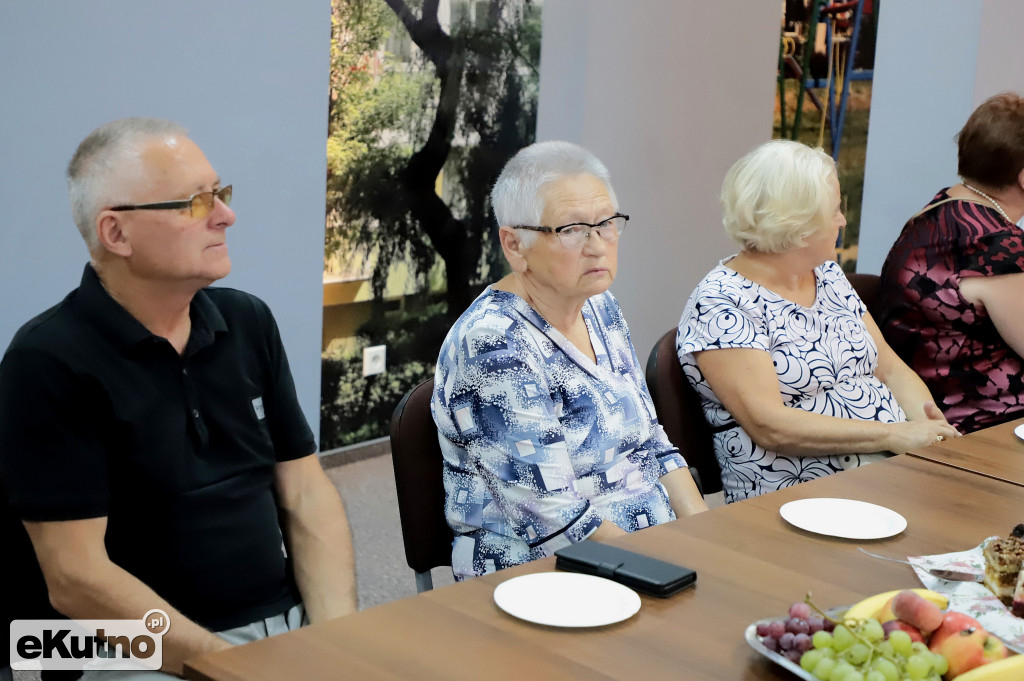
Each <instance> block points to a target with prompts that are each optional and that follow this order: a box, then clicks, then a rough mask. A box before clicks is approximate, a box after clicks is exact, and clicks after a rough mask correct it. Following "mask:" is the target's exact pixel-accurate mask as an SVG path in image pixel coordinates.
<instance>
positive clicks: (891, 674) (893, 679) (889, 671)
mask: <svg viewBox="0 0 1024 681" xmlns="http://www.w3.org/2000/svg"><path fill="white" fill-rule="evenodd" d="M871 666H872V667H873V668H874V670H875V671H877V672H878V673H880V674H881V675H882V677H883V678H884V679H885V681H899V678H900V670H899V667H897V666H896V665H895V664H894V663H893V661H892V660H887V659H886V658H884V657H876V658H875V659H874V661H872V663H871Z"/></svg>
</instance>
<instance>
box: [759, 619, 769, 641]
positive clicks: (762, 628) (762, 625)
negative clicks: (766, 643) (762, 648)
mask: <svg viewBox="0 0 1024 681" xmlns="http://www.w3.org/2000/svg"><path fill="white" fill-rule="evenodd" d="M757 635H758V636H760V637H762V638H764V637H765V636H767V635H768V623H767V622H758V623H757Z"/></svg>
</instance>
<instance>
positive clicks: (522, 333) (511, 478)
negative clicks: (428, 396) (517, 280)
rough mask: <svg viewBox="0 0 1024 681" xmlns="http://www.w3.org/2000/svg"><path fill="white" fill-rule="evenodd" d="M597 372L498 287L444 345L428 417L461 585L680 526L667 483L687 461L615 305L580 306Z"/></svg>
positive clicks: (607, 297) (608, 297)
mask: <svg viewBox="0 0 1024 681" xmlns="http://www.w3.org/2000/svg"><path fill="white" fill-rule="evenodd" d="M583 320H584V321H585V322H586V325H587V329H588V331H589V333H590V342H591V345H592V346H593V348H594V353H595V355H596V361H594V360H591V359H590V357H588V356H587V355H585V354H583V353H582V352H581V351H580V350H579V349H578V348H576V346H575V345H573V344H572V343H571V342H570V341H569V340H568V339H566V337H565V336H564V335H562V334H561V333H560V332H559V331H558V330H557V329H556V328H555V327H553V326H552V325H551V324H549V323H548V322H547V320H545V319H544V318H543V317H542V316H540V314H538V313H537V311H536V310H534V309H533V308H532V307H530V305H529V304H528V303H527V302H526V301H525V300H523V299H522V298H520V297H519V296H517V295H515V294H513V293H509V292H507V291H498V290H494V289H492V288H487V289H486V290H485V291H484V292H483V293H482V294H481V295H480V297H479V298H477V299H476V300H475V301H474V302H473V304H472V305H470V307H469V309H467V310H466V311H465V312H464V313H463V314H462V316H461V317H459V319H458V321H457V322H456V323H455V325H454V326H453V327H452V330H451V331H450V332H449V333H448V337H447V338H446V339H445V341H444V343H443V344H442V346H441V354H440V357H438V361H437V371H436V374H435V377H434V396H433V400H432V402H431V405H430V406H431V411H432V412H433V415H434V422H435V423H436V424H437V430H438V435H439V439H440V443H441V452H442V454H443V455H444V476H443V477H444V487H445V515H446V517H447V519H448V524H449V525H450V526H451V528H452V530H453V532H454V533H455V540H454V542H453V543H452V572H453V573H454V574H455V577H456V579H462V578H464V577H468V576H472V575H481V574H485V573H489V572H494V571H495V570H500V569H502V568H505V567H508V566H511V565H518V564H520V563H525V562H528V561H531V560H535V559H537V558H541V557H544V556H550V555H551V554H552V553H554V551H555V550H557V549H559V548H561V547H563V546H568V545H569V544H570V543H573V542H578V541H581V540H583V539H586V538H587V537H588V536H589V535H590V534H591V533H593V532H594V530H596V529H597V528H598V526H600V524H601V522H602V521H603V520H604V519H609V520H611V521H612V522H614V523H615V524H616V525H618V526H619V527H621V528H622V529H624V530H626V531H627V532H632V531H635V530H640V529H643V528H645V527H649V526H651V525H658V524H661V523H665V522H668V521H670V520H675V513H674V512H673V511H672V507H671V506H670V505H669V499H668V493H667V492H666V490H665V487H664V486H663V485H662V484H661V482H660V478H661V476H662V475H665V474H667V473H669V472H671V471H673V470H675V469H677V468H681V467H685V466H686V461H685V460H684V459H683V457H682V456H681V455H680V454H679V450H678V449H676V447H675V446H674V445H673V444H672V443H671V442H669V441H668V438H667V437H666V436H665V431H664V430H663V429H662V427H661V426H660V425H659V424H658V419H657V416H656V415H655V412H654V403H653V402H652V400H651V396H650V393H649V392H648V390H647V384H646V383H645V381H644V375H643V369H642V367H641V365H640V363H639V361H638V360H637V357H636V353H635V352H634V350H633V345H632V343H631V342H630V340H629V330H628V329H627V327H626V322H625V320H624V319H623V317H622V312H621V311H620V310H619V306H618V303H616V302H615V298H614V297H612V294H611V293H607V292H606V293H602V294H600V295H596V296H594V297H592V298H590V299H589V300H588V301H587V302H586V304H585V305H584V307H583Z"/></svg>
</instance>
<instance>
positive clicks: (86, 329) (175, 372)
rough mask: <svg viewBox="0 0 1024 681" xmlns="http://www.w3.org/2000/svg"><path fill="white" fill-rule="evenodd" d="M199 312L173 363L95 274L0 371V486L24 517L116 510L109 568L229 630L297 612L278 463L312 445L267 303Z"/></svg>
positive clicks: (198, 308) (30, 332) (208, 301)
mask: <svg viewBox="0 0 1024 681" xmlns="http://www.w3.org/2000/svg"><path fill="white" fill-rule="evenodd" d="M191 318H192V332H191V335H190V336H189V340H188V344H187V346H186V348H185V352H184V353H183V354H182V355H179V354H178V353H177V352H176V351H175V350H174V348H173V347H172V346H171V344H170V343H169V342H168V341H167V340H166V339H164V338H160V337H158V336H154V335H153V334H152V333H150V332H149V331H148V330H147V329H146V328H145V327H144V326H143V325H142V324H140V323H139V322H138V321H137V320H136V319H135V318H134V317H132V316H131V315H130V314H129V313H128V312H127V311H126V310H125V309H124V308H123V307H121V306H120V305H119V304H118V303H117V302H116V301H114V299H113V298H111V297H110V295H109V294H107V292H106V290H105V289H104V288H103V286H102V285H101V284H100V281H99V278H98V277H97V276H96V273H95V271H93V269H92V267H91V266H88V265H87V266H86V268H85V273H84V275H83V276H82V282H81V285H80V286H79V288H78V289H76V290H75V291H72V292H71V293H70V294H69V295H68V296H67V297H66V298H65V299H64V301H63V302H61V303H60V304H59V305H57V306H55V307H53V308H51V309H49V310H47V311H46V312H44V313H43V314H41V315H39V316H38V317H36V318H35V319H33V320H32V321H30V322H29V323H27V324H26V325H25V326H23V327H22V328H21V330H19V331H18V333H17V334H16V335H15V337H14V340H13V341H12V342H11V345H10V347H9V348H8V349H7V352H6V354H5V355H4V357H3V361H2V362H0V481H2V483H3V487H4V488H6V490H7V495H8V503H9V507H10V509H11V510H12V511H13V513H15V514H16V515H17V516H18V517H19V518H21V519H23V520H30V521H49V520H71V519H80V518H95V517H102V516H106V517H107V534H106V548H107V552H108V554H109V556H110V558H111V560H113V562H115V563H117V564H118V565H120V566H121V567H123V568H124V569H126V570H127V571H128V572H130V573H132V574H133V575H135V576H136V577H138V578H139V579H140V580H142V581H143V582H144V583H146V584H147V585H149V586H150V587H151V588H152V589H153V590H154V591H156V592H157V593H158V594H160V595H161V596H162V597H164V598H165V599H166V600H167V601H168V602H170V604H171V605H173V606H174V607H175V608H178V609H179V610H180V611H181V612H182V613H183V614H185V615H187V616H188V617H190V618H192V619H194V620H195V621H196V622H198V623H199V624H201V625H203V626H205V627H207V628H209V629H211V630H223V629H227V628H231V627H235V626H240V625H242V624H247V623H249V622H252V621H255V620H257V619H261V618H264V617H268V616H271V615H274V614H278V613H280V612H283V611H285V610H286V609H288V608H289V607H291V606H292V605H294V604H295V603H297V602H298V600H297V598H298V596H297V589H296V588H295V582H294V579H293V576H292V573H291V569H290V566H289V565H288V563H287V560H286V558H285V555H284V551H283V542H282V534H281V528H280V523H279V521H278V508H277V504H276V501H275V496H274V489H273V481H274V466H275V464H276V463H277V462H279V461H287V460H291V459H297V458H299V457H303V456H306V455H308V454H310V453H312V452H314V451H315V448H316V445H315V442H314V440H313V434H312V433H311V432H310V429H309V426H308V425H307V423H306V421H305V418H304V417H303V414H302V412H301V410H300V409H299V405H298V401H297V399H296V395H295V387H294V384H293V381H292V376H291V372H290V370H289V368H288V360H287V358H286V357H285V352H284V348H283V347H282V344H281V339H280V336H279V333H278V329H277V325H276V323H275V322H274V319H273V316H272V315H271V313H270V310H269V309H268V308H267V306H266V304H264V303H263V302H262V301H261V300H259V299H258V298H256V297H254V296H251V295H248V294H246V293H242V292H241V291H236V290H233V289H226V288H209V289H204V290H202V291H200V292H199V293H197V294H196V296H195V298H194V299H193V301H192V307H191ZM17 558H21V556H18V557H17ZM31 559H32V560H33V561H34V556H31ZM6 560H7V558H6V557H5V561H6ZM30 568H35V569H36V570H38V567H37V566H30ZM27 572H28V574H31V573H32V570H31V569H28V571H27ZM11 588H12V585H7V587H5V589H4V590H5V591H8V593H9V590H10V589H11ZM15 588H16V587H15ZM17 616H18V614H17V613H13V617H17ZM13 617H12V618H13Z"/></svg>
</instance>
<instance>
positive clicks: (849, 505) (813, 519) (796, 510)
mask: <svg viewBox="0 0 1024 681" xmlns="http://www.w3.org/2000/svg"><path fill="white" fill-rule="evenodd" d="M779 513H781V514H782V517H783V518H785V519H786V521H787V522H789V523H791V524H793V525H796V526H797V527H799V528H800V529H802V530H807V531H808V532H815V533H817V534H826V535H828V536H830V537H843V538H844V539H881V538H883V537H891V536H893V535H894V534H899V533H900V532H902V531H903V530H905V529H907V519H906V518H904V517H903V516H901V515H900V514H899V513H897V512H896V511H893V510H890V509H888V508H886V507H884V506H878V505H876V504H869V503H867V502H866V501H856V500H855V499H832V498H828V497H823V498H818V499H800V500H799V501H791V502H789V503H788V504H784V505H783V506H782V508H780V509H779Z"/></svg>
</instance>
